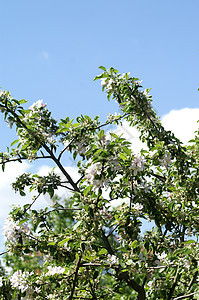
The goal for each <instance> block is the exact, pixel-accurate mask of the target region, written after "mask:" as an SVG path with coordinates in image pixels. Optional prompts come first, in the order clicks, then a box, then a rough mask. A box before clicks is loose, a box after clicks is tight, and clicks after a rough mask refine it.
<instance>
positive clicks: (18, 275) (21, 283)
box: [10, 270, 33, 293]
mask: <svg viewBox="0 0 199 300" xmlns="http://www.w3.org/2000/svg"><path fill="white" fill-rule="evenodd" d="M32 274H33V272H31V273H29V272H22V271H21V270H18V271H16V272H15V273H14V274H13V275H12V276H10V282H11V286H12V287H13V288H16V289H18V290H20V291H21V292H22V293H23V292H25V291H26V290H27V289H28V288H29V286H28V278H29V277H30V276H31V275H32Z"/></svg>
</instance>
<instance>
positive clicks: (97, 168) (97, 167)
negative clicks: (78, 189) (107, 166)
mask: <svg viewBox="0 0 199 300" xmlns="http://www.w3.org/2000/svg"><path fill="white" fill-rule="evenodd" d="M100 173H101V164H100V163H95V164H91V165H90V166H89V167H88V168H87V169H86V176H85V177H86V179H87V180H88V181H89V182H90V183H93V180H94V178H95V175H99V174H100Z"/></svg>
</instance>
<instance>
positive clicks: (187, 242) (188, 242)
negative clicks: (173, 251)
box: [184, 240, 196, 245]
mask: <svg viewBox="0 0 199 300" xmlns="http://www.w3.org/2000/svg"><path fill="white" fill-rule="evenodd" d="M195 242H196V241H194V240H188V241H186V242H184V244H185V245H187V244H195Z"/></svg>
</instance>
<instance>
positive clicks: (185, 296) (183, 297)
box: [173, 293, 195, 300]
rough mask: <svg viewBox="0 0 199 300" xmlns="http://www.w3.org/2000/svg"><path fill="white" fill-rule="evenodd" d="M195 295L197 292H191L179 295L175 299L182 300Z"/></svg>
mask: <svg viewBox="0 0 199 300" xmlns="http://www.w3.org/2000/svg"><path fill="white" fill-rule="evenodd" d="M194 295H195V293H191V294H188V295H183V296H179V297H177V298H174V299H173V300H180V299H185V298H190V297H192V296H194Z"/></svg>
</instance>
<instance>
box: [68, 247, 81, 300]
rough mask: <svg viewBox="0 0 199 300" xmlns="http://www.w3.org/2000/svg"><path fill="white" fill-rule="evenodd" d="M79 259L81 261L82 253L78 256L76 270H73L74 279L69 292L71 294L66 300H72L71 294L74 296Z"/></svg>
mask: <svg viewBox="0 0 199 300" xmlns="http://www.w3.org/2000/svg"><path fill="white" fill-rule="evenodd" d="M81 259H82V253H80V255H79V259H78V262H77V266H76V270H75V277H74V280H73V284H72V290H71V294H70V296H69V298H68V300H72V299H73V294H74V291H75V286H76V283H77V278H78V272H79V267H80V263H81Z"/></svg>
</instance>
